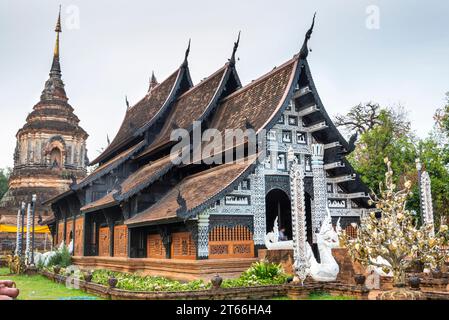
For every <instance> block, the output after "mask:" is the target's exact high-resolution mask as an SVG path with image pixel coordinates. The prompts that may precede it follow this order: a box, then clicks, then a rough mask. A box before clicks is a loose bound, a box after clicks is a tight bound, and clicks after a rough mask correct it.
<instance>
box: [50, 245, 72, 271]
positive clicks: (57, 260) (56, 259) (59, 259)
mask: <svg viewBox="0 0 449 320" xmlns="http://www.w3.org/2000/svg"><path fill="white" fill-rule="evenodd" d="M71 264H72V257H71V256H70V253H69V249H68V248H67V246H65V245H64V246H63V247H62V249H61V250H60V251H59V250H58V251H56V252H55V254H54V255H53V256H52V257H50V259H49V261H48V265H47V266H48V267H52V266H60V267H61V268H67V267H68V266H70V265H71Z"/></svg>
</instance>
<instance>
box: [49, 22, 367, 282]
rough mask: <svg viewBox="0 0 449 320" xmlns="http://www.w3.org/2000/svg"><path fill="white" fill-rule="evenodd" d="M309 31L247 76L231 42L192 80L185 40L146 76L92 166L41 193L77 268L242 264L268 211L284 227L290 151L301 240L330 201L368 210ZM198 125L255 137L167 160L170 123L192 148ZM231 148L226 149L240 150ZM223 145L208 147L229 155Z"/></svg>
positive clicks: (251, 256)
mask: <svg viewBox="0 0 449 320" xmlns="http://www.w3.org/2000/svg"><path fill="white" fill-rule="evenodd" d="M312 30H313V25H312V27H311V28H310V29H309V31H308V32H307V34H306V38H305V40H304V43H303V45H302V48H301V50H300V52H299V53H297V54H295V55H294V56H293V57H292V58H291V59H290V60H288V61H286V62H285V63H283V64H282V65H280V66H278V67H276V68H274V69H273V70H271V71H269V72H268V73H266V74H264V75H262V76H261V77H260V78H258V79H256V80H254V81H252V82H250V83H248V84H246V85H242V84H241V82H240V79H239V76H238V72H237V68H236V58H235V55H236V50H237V48H238V45H239V41H237V42H236V43H235V44H234V48H233V51H232V55H231V57H230V59H229V60H228V61H227V62H226V63H224V65H223V66H221V67H219V68H217V70H216V71H214V72H211V74H210V75H209V76H208V77H207V78H205V79H204V80H202V81H201V82H199V83H197V84H193V82H192V79H191V77H190V72H189V64H188V59H189V52H190V44H189V47H188V49H187V51H186V53H185V57H184V60H183V62H182V63H181V65H180V67H179V68H178V69H176V70H174V71H173V72H172V73H171V74H170V75H169V76H168V77H166V78H165V79H164V80H163V81H161V82H160V83H158V82H157V81H156V78H155V77H154V76H153V77H152V78H151V83H150V87H149V90H148V92H146V94H145V95H144V96H143V98H142V99H141V100H140V101H138V102H137V103H136V104H135V105H133V106H131V107H129V108H128V109H127V110H126V113H125V115H124V118H123V122H122V124H121V126H120V128H119V130H118V133H117V135H116V136H115V138H114V139H113V141H112V142H111V143H110V144H109V146H108V147H107V148H106V149H105V150H104V152H103V153H102V154H101V155H99V156H98V157H97V158H96V159H94V160H93V161H91V163H90V164H91V165H98V167H97V168H96V169H95V170H94V171H93V172H92V173H91V174H89V175H88V176H87V177H85V178H83V179H80V180H78V181H77V182H76V183H74V184H71V185H70V188H69V189H68V190H67V191H65V192H64V193H62V194H60V195H58V196H57V197H54V198H53V199H51V200H49V202H48V203H51V206H52V208H53V212H54V215H55V221H54V225H53V227H52V228H51V229H52V230H53V231H54V239H55V243H57V244H59V243H61V242H62V241H65V242H66V243H68V242H69V241H72V240H73V241H74V244H75V248H74V262H75V263H76V264H77V265H79V266H82V267H83V266H84V267H101V268H110V269H114V270H122V271H134V270H139V271H144V272H146V273H148V274H154V275H163V276H169V277H173V278H179V279H191V278H195V277H208V276H212V275H214V274H215V273H216V272H219V273H220V274H221V275H231V274H233V273H234V274H238V273H240V272H241V271H243V270H245V269H246V268H247V267H248V266H249V265H250V264H251V263H252V262H254V261H255V259H256V258H257V255H258V250H259V249H262V248H264V247H265V235H266V234H267V232H269V231H271V230H272V229H273V226H274V221H275V220H276V219H278V224H279V227H281V228H283V229H285V234H286V236H287V238H289V239H291V238H292V218H291V216H292V215H291V210H292V206H291V200H290V197H291V184H290V179H291V176H290V173H289V161H290V160H289V155H291V153H292V152H293V154H294V157H295V158H296V160H295V161H298V163H300V164H301V165H302V166H303V169H304V173H305V178H304V190H305V195H304V196H305V208H306V210H305V211H306V224H307V238H308V241H309V242H310V243H311V244H315V243H316V238H315V233H316V232H317V231H319V228H320V226H321V222H322V218H323V216H324V215H325V214H326V212H327V210H329V212H330V214H331V216H332V220H333V222H334V223H336V221H337V220H338V219H340V222H341V225H342V227H343V228H351V227H352V226H351V224H355V223H358V222H359V221H360V217H361V216H362V215H363V214H365V213H366V212H367V210H369V207H370V206H369V203H368V199H369V195H368V192H369V190H368V189H367V187H366V186H365V185H364V184H363V183H362V182H361V180H360V177H359V175H358V174H357V173H356V172H355V171H354V169H353V168H352V166H351V164H350V163H349V162H348V161H347V160H346V158H345V155H347V154H348V153H349V152H351V150H352V149H353V146H352V145H351V144H349V143H348V142H347V141H346V140H345V139H344V137H343V136H342V135H341V134H340V132H339V131H338V130H337V128H336V127H335V125H334V124H333V123H332V120H331V119H330V117H329V115H328V114H327V112H326V109H325V107H324V105H323V103H322V102H321V99H320V97H319V95H318V91H317V88H316V87H315V84H314V81H313V78H312V73H311V69H310V67H309V64H308V61H307V57H308V54H309V50H308V47H307V43H308V41H309V39H310V36H311V34H312ZM198 124H199V125H200V127H201V128H200V133H204V132H205V131H206V130H207V129H216V130H218V132H219V137H220V136H223V137H224V138H226V136H225V131H226V130H241V131H245V130H248V129H251V130H253V131H254V132H255V133H256V135H257V137H258V139H259V138H260V140H261V141H263V144H262V145H259V146H258V149H257V152H256V153H251V152H249V151H250V150H249V149H250V148H249V145H248V141H247V140H244V141H243V142H242V143H241V146H243V149H244V154H243V156H241V157H240V158H238V159H237V160H240V161H233V162H227V161H223V163H221V164H220V163H209V162H206V161H190V162H187V163H184V162H182V163H177V162H176V161H173V157H172V150H173V147H174V146H175V145H176V144H177V143H178V140H176V139H173V131H175V130H177V129H184V130H185V131H187V132H188V133H189V134H190V136H189V137H190V138H191V139H192V140H193V141H194V142H193V145H194V146H193V147H191V148H189V149H188V153H189V154H193V153H194V151H195V150H196V149H197V148H199V147H201V144H202V143H203V144H204V141H205V140H204V139H203V140H202V142H200V146H198V144H197V145H196V146H195V137H193V135H194V134H195V127H197V126H198ZM189 141H190V140H189ZM200 141H201V140H200ZM206 141H207V140H206ZM203 147H204V146H203ZM237 147H239V146H238V145H235V146H232V147H231V148H230V149H227V150H226V151H231V154H234V153H235V154H237V152H236V151H237ZM203 150H204V149H203ZM223 150H224V149H223ZM223 150H222V151H220V152H216V151H212V152H211V153H210V154H209V155H210V156H211V157H212V156H215V157H218V158H220V159H221V158H225V153H226V152H225V151H223ZM262 150H265V153H266V157H265V158H264V160H263V161H259V159H260V157H259V155H260V154H261V152H262Z"/></svg>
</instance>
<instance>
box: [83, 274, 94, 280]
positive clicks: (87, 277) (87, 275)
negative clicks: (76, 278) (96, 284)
mask: <svg viewBox="0 0 449 320" xmlns="http://www.w3.org/2000/svg"><path fill="white" fill-rule="evenodd" d="M92 277H93V275H92V273H90V272H88V273H86V274H85V275H84V281H86V282H91V281H92Z"/></svg>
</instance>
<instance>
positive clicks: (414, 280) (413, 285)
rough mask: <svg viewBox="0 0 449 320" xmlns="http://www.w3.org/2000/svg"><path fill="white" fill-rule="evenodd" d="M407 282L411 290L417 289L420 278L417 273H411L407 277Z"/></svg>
mask: <svg viewBox="0 0 449 320" xmlns="http://www.w3.org/2000/svg"><path fill="white" fill-rule="evenodd" d="M408 282H409V284H410V288H412V290H419V289H420V288H419V285H420V284H421V279H419V277H418V276H417V275H413V276H411V277H410V278H409V279H408Z"/></svg>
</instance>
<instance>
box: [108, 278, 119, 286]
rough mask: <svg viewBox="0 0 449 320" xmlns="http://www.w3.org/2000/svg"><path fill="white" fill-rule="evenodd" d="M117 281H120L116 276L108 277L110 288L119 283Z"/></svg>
mask: <svg viewBox="0 0 449 320" xmlns="http://www.w3.org/2000/svg"><path fill="white" fill-rule="evenodd" d="M117 282H118V280H117V278H115V277H110V278H109V279H108V284H109V287H110V288H115V286H116V285H117Z"/></svg>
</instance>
